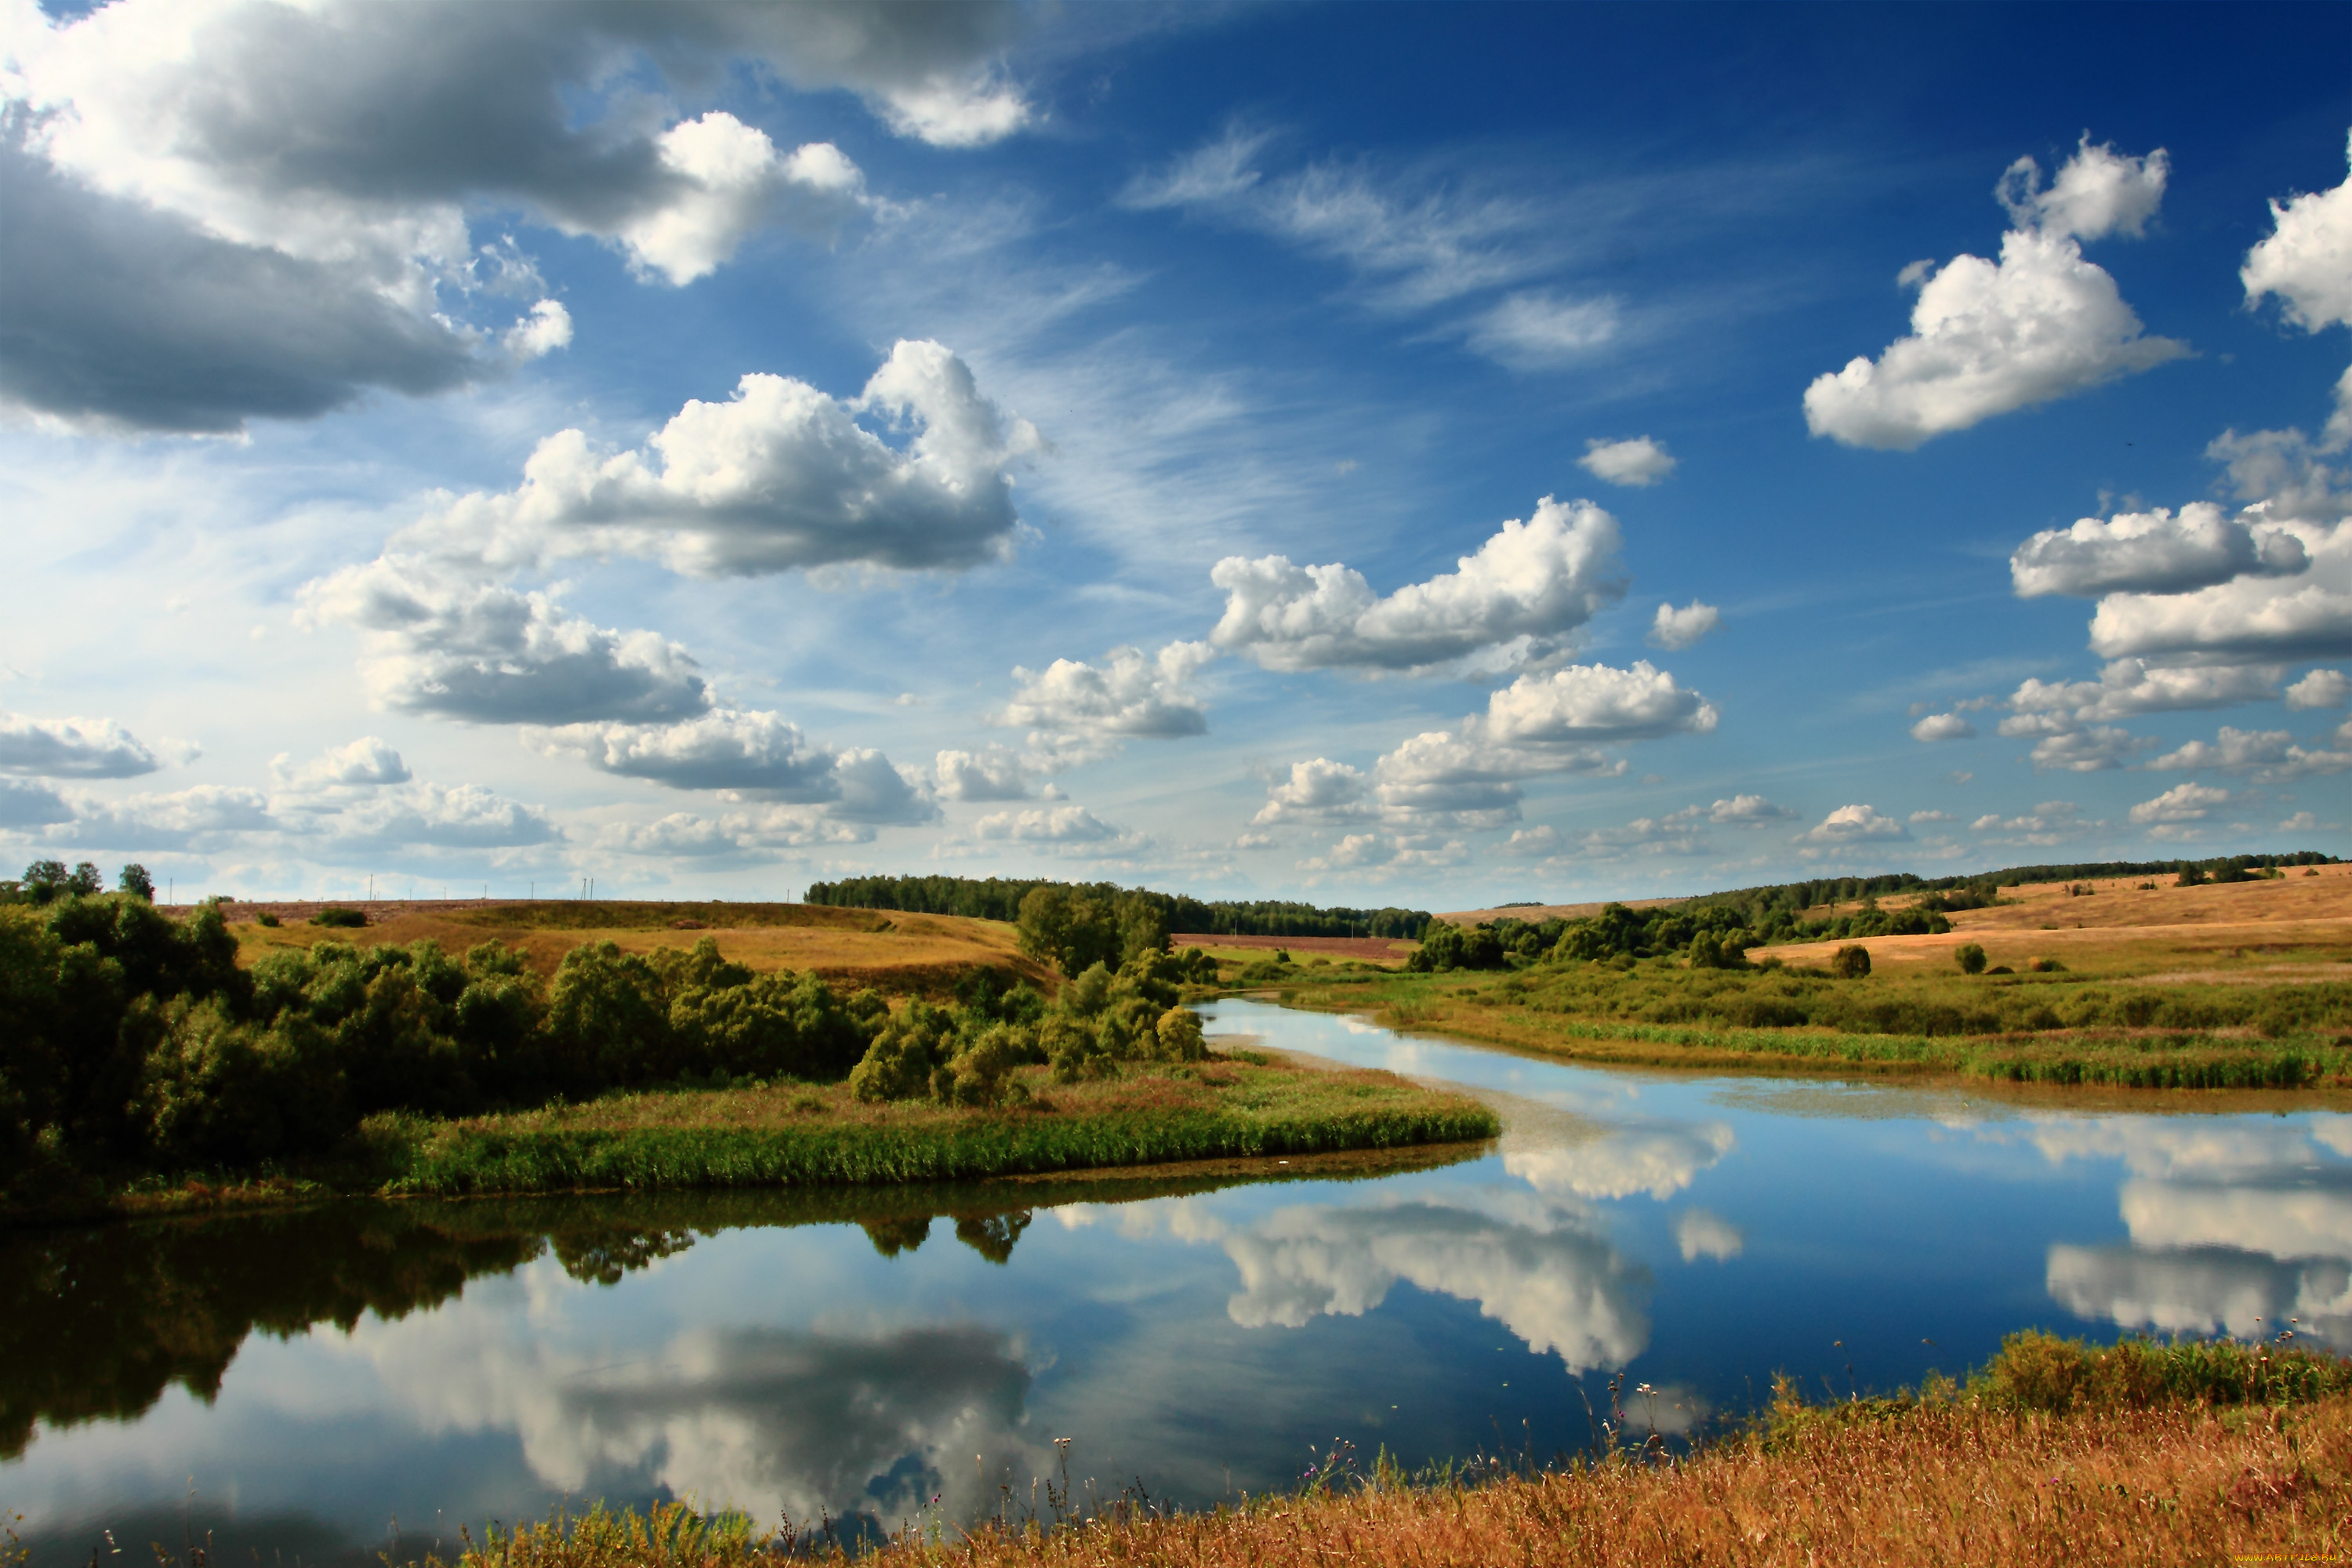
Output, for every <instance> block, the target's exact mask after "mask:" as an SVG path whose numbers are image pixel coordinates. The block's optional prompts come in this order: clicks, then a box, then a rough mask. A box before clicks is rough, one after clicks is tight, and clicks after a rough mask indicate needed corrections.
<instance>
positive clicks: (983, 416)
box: [397, 341, 1039, 577]
mask: <svg viewBox="0 0 2352 1568" xmlns="http://www.w3.org/2000/svg"><path fill="white" fill-rule="evenodd" d="M861 415H879V416H887V417H888V418H891V419H893V420H898V421H900V422H902V423H904V424H906V425H908V426H911V427H912V429H913V432H914V434H913V436H912V438H911V439H909V440H908V442H907V443H906V445H905V447H903V448H901V447H894V446H892V445H890V444H889V443H888V442H887V441H885V440H883V439H882V438H881V437H878V436H876V435H875V434H873V433H872V432H871V431H869V430H867V429H866V428H865V427H864V426H861V425H859V424H858V423H857V419H858V417H859V416H861ZM1038 445H1039V441H1038V437H1037V433H1036V431H1035V430H1034V429H1033V428H1032V427H1031V426H1029V425H1028V424H1027V422H1026V421H1024V420H1021V419H1017V418H1014V417H1013V416H1009V415H1007V414H1005V413H1004V412H1003V410H1002V409H1000V408H999V407H998V406H997V405H995V404H994V403H992V401H990V400H989V399H988V398H987V397H986V396H984V395H982V393H981V390H980V387H979V384H978V383H977V382H976V381H975V380H974V379H973V377H972V374H971V368H970V367H969V366H967V365H966V364H965V363H963V361H961V359H958V358H957V357H956V356H955V354H954V353H952V352H950V350H948V349H947V348H945V347H943V346H941V345H940V344H939V343H936V342H929V341H901V342H898V344H897V345H896V346H894V347H893V348H892V349H891V351H890V357H889V358H888V359H887V361H886V362H885V363H883V364H882V366H881V368H879V369H878V370H877V371H876V372H875V373H874V374H873V376H872V377H871V378H870V379H869V380H868V381H867V382H866V387H865V390H864V391H863V392H862V393H860V394H859V395H858V396H856V397H855V398H850V399H840V398H835V397H833V396H830V395H827V394H825V393H824V392H821V391H819V390H817V389H816V388H815V387H814V386H811V385H809V384H807V383H806V382H803V381H798V380H795V379H793V377H790V376H783V375H772V374H759V373H755V374H748V375H745V376H744V377H743V378H742V379H741V381H740V383H738V384H737V386H736V388H735V395H734V397H733V398H731V399H730V400H729V401H728V402H725V403H705V402H703V401H701V400H700V399H692V400H689V401H688V403H687V404H686V405H685V406H684V407H682V408H680V409H679V410H678V412H677V415H676V416H674V417H672V418H671V419H670V421H669V422H668V423H667V425H665V426H663V427H662V428H661V429H659V430H657V431H656V432H654V434H653V435H652V436H651V437H649V438H648V440H647V442H646V449H644V450H639V451H623V452H607V451H602V450H599V449H598V448H597V447H596V446H595V445H594V444H593V442H591V441H590V440H589V438H588V437H587V436H586V435H585V434H584V433H583V432H581V431H579V430H563V431H559V432H558V433H556V434H555V435H552V436H550V437H547V438H545V439H544V440H542V441H541V442H540V443H539V446H538V447H537V449H536V450H534V451H533V452H532V453H531V455H530V458H529V460H528V461H526V462H525V463H524V465H523V480H522V483H521V484H520V486H518V487H517V488H516V489H512V490H507V491H503V492H499V493H496V494H488V493H483V492H479V491H477V492H475V493H472V494H469V495H466V496H463V497H459V498H457V499H456V500H452V501H450V502H449V503H447V504H446V506H443V507H442V508H440V509H439V510H436V511H435V512H434V513H432V514H431V515H428V516H426V517H425V518H424V519H422V520H420V521H418V522H417V523H416V524H415V527H413V528H412V529H410V530H409V531H407V532H406V533H404V535H403V536H402V537H401V539H400V540H399V541H398V542H397V546H398V547H399V548H402V549H407V550H414V551H421V552H429V553H433V554H436V555H442V556H446V557H449V558H452V559H473V560H478V561H481V562H484V563H488V564H490V565H510V564H515V563H522V562H527V561H531V560H535V559H538V558H540V557H541V556H546V555H566V554H608V553H623V554H632V555H644V556H649V557H651V558H654V559H656V560H658V561H661V562H662V563H665V564H667V566H669V567H670V568H671V569H672V570H673V571H677V572H681V573H685V574H690V575H694V576H701V577H727V576H751V575H758V574H764V573H771V572H784V571H792V570H796V569H807V568H812V567H819V566H830V565H842V564H852V563H854V564H858V565H865V566H877V567H887V568H892V569H898V570H907V571H919V570H925V569H940V568H946V569H952V568H958V567H966V566H971V565H976V564H978V563H981V562H983V561H992V560H997V559H1000V558H1002V557H1003V555H1004V554H1005V553H1006V552H1007V551H1008V550H1009V549H1010V547H1011V542H1012V539H1013V532H1014V531H1015V529H1016V528H1017V526H1018V525H1019V521H1020V520H1019V518H1018V517H1017V516H1016V515H1015V513H1014V511H1013V495H1012V486H1011V481H1010V479H1009V477H1008V474H1007V471H1006V470H1007V469H1008V468H1010V466H1011V465H1012V464H1013V462H1015V461H1016V460H1017V459H1019V458H1021V457H1023V456H1024V455H1025V454H1027V453H1029V452H1032V451H1034V450H1035V449H1036V448H1037V447H1038Z"/></svg>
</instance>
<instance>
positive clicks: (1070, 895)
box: [1016, 882, 1167, 977]
mask: <svg viewBox="0 0 2352 1568" xmlns="http://www.w3.org/2000/svg"><path fill="white" fill-rule="evenodd" d="M1016 923H1017V924H1018V925H1019V927H1020V931H1021V951H1022V952H1025V953H1027V954H1028V955H1029V956H1030V957H1032V958H1034V959H1038V960H1040V961H1042V962H1044V963H1050V964H1052V965H1053V966H1054V967H1055V968H1056V969H1059V970H1060V971H1061V972H1062V973H1063V974H1064V975H1066V976H1070V977H1075V976H1076V975H1079V974H1082V973H1085V972H1086V971H1087V969H1089V968H1091V967H1092V966H1094V965H1095V964H1097V963H1100V964H1105V965H1109V964H1115V963H1118V962H1119V946H1120V940H1119V937H1120V933H1119V921H1118V913H1117V911H1116V910H1114V909H1113V907H1112V905H1111V903H1110V901H1109V900H1105V899H1098V898H1095V897H1093V896H1091V895H1089V894H1088V893H1087V892H1086V891H1085V890H1084V889H1079V888H1073V887H1069V886H1067V885H1066V884H1064V883H1060V882H1045V883H1042V884H1040V885H1039V886H1037V887H1034V888H1032V889H1029V891H1028V894H1027V895H1026V896H1025V897H1024V898H1023V899H1022V900H1021V914H1020V919H1019V921H1017V922H1016ZM1137 934H1138V936H1139V939H1145V940H1148V938H1149V934H1150V933H1149V932H1148V931H1145V930H1142V929H1140V927H1139V931H1138V933H1137ZM1166 941H1167V935H1166V931H1165V928H1162V930H1161V931H1160V942H1161V943H1162V944H1165V942H1166Z"/></svg>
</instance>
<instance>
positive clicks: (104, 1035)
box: [0, 884, 1215, 1194]
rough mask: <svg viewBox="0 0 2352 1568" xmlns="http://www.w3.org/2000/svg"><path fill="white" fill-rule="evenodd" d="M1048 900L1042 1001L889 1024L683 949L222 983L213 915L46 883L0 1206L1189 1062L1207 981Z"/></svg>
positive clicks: (959, 1095)
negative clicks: (836, 1098)
mask: <svg viewBox="0 0 2352 1568" xmlns="http://www.w3.org/2000/svg"><path fill="white" fill-rule="evenodd" d="M1055 891H1056V889H1033V892H1043V893H1045V894H1046V896H1045V897H1043V898H1036V899H1033V900H1030V902H1031V903H1033V904H1034V908H1032V909H1031V911H1030V912H1031V914H1032V919H1031V921H1030V924H1029V925H1028V927H1026V928H1024V946H1029V947H1031V948H1032V950H1033V951H1035V952H1040V953H1041V954H1043V953H1047V952H1050V955H1051V956H1050V961H1051V962H1053V963H1055V965H1056V966H1057V967H1059V968H1061V969H1062V970H1063V973H1065V974H1066V975H1068V976H1069V977H1070V979H1069V983H1068V984H1064V985H1062V986H1060V987H1059V989H1058V994H1057V995H1056V996H1055V998H1053V999H1052V1000H1050V1001H1049V1000H1048V999H1047V998H1046V997H1045V995H1044V994H1042V993H1040V992H1039V991H1038V990H1037V989H1036V988H1035V987H1034V986H1031V985H1029V984H1025V983H1023V982H1021V981H1020V980H1019V978H1018V976H1016V975H1013V974H1012V973H1010V972H1009V971H1003V970H980V971H975V972H974V973H971V974H970V975H968V976H966V977H965V980H964V981H963V983H962V984H961V988H960V990H959V992H958V994H957V995H956V997H955V999H954V1000H953V1001H952V1002H950V1003H945V1004H940V1005H934V1004H930V1003H926V1002H921V1001H907V1002H903V1003H901V1004H900V1005H898V1007H897V1008H896V1009H895V1010H894V1008H893V1007H892V1005H890V1004H889V1003H888V1002H887V1000H886V999H885V998H883V997H882V996H881V995H880V994H877V993H876V992H875V991H872V990H861V991H858V992H856V993H855V994H850V995H846V996H845V995H842V994H839V993H837V992H835V990H834V989H833V988H832V987H830V986H828V985H827V984H825V983H824V981H823V980H822V979H819V978H818V977H817V976H815V975H813V974H796V973H793V972H792V971H789V970H779V971H777V972H775V973H766V974H761V973H753V972H752V971H751V969H750V968H748V967H746V966H744V965H742V964H740V963H733V962H731V961H730V960H729V959H727V958H726V957H725V956H724V955H723V954H722V953H721V952H719V946H718V944H717V942H715V941H713V940H712V939H710V938H708V937H705V938H703V939H702V940H701V941H700V942H698V943H697V944H696V945H695V946H694V947H693V948H692V949H691V950H690V951H683V952H681V951H678V950H676V949H667V948H664V949H656V950H655V951H653V952H645V953H635V952H624V951H622V950H621V949H620V948H619V947H618V946H617V945H616V944H614V943H613V942H586V943H583V944H581V945H580V946H578V947H575V948H573V949H572V951H571V952H568V953H566V954H565V955H564V956H563V959H562V962H561V963H559V964H558V965H557V967H556V969H555V971H554V973H553V974H552V975H551V977H548V978H546V979H542V978H541V976H539V975H538V974H537V973H534V972H533V971H532V970H531V969H530V967H529V966H528V965H527V964H526V963H525V962H524V959H523V955H522V954H521V953H520V952H518V951H515V950H513V949H509V948H507V947H505V946H503V945H501V944H499V943H498V942H483V943H481V944H479V945H478V946H476V947H474V948H472V949H470V950H468V951H467V952H465V953H464V954H463V955H453V954H451V953H448V952H444V951H443V950H442V948H441V947H440V946H439V944H437V943H436V942H431V941H424V942H409V943H405V944H402V943H394V942H385V943H381V944H378V945H375V946H372V947H362V946H359V945H356V944H354V943H351V942H341V941H333V940H328V941H321V942H317V943H315V944H313V945H311V946H310V947H309V948H307V949H303V948H292V947H289V948H280V949H278V950H276V951H274V952H269V953H267V954H265V955H264V956H263V957H261V958H260V959H259V960H258V961H257V962H256V963H254V964H253V965H252V966H251V967H250V968H246V967H243V966H240V965H239V963H237V941H236V935H235V934H234V933H233V932H232V931H230V930H229V928H228V925H227V922H226V921H225V920H224V918H223V917H222V914H221V910H220V908H219V906H218V905H217V904H213V903H206V904H205V905H202V906H200V907H199V908H198V909H197V910H195V911H194V914H192V915H191V916H190V917H189V918H188V919H186V920H183V921H175V920H173V919H171V918H169V917H167V916H166V915H164V914H163V912H162V911H160V910H156V909H155V908H154V907H153V906H152V904H151V903H150V902H149V901H148V900H145V899H142V898H140V897H138V896H136V895H135V894H131V893H120V892H118V893H98V892H91V891H88V890H86V889H84V888H83V887H81V886H79V885H71V884H69V885H68V886H66V887H65V889H64V890H63V891H61V892H59V893H58V894H57V895H56V896H55V897H53V898H51V899H50V900H48V901H47V903H46V904H42V905H39V906H27V905H23V904H20V905H18V906H17V907H15V908H8V909H0V1190H8V1191H15V1192H17V1193H20V1194H22V1193H25V1192H27V1191H33V1190H37V1189H39V1188H41V1187H42V1186H43V1185H44V1184H51V1185H54V1184H58V1183H64V1184H74V1183H79V1182H83V1181H86V1180H88V1179H89V1177H90V1176H91V1174H92V1173H105V1172H110V1171H112V1172H121V1171H127V1170H189V1169H199V1168H214V1167H250V1166H253V1165H255V1164H257V1163H268V1162H272V1161H280V1160H289V1159H299V1158H302V1157H307V1156H316V1155H321V1154H330V1153H335V1152H339V1151H341V1152H345V1153H352V1152H361V1153H363V1152H364V1147H365V1143H366V1134H365V1123H366V1122H367V1121H368V1119H369V1118H371V1117H376V1116H380V1115H383V1114H385V1113H399V1114H415V1115H426V1116H451V1115H463V1114H470V1113H475V1112H480V1111H488V1110H503V1109H515V1108H521V1107H529V1106H535V1105H541V1104H546V1103H549V1102H551V1101H554V1100H584V1099H590V1098H593V1097H594V1096H596V1095H599V1094H602V1093H604V1092H606V1091H608V1090H612V1089H635V1088H642V1087H646V1086H652V1085H657V1084H677V1085H685V1086H704V1087H709V1086H715V1085H724V1084H728V1083H733V1082H740V1081H743V1080H746V1079H752V1080H761V1081H765V1080H772V1079H801V1080H808V1081H818V1082H824V1081H838V1080H840V1079H844V1078H847V1079H850V1081H851V1086H852V1089H853V1090H854V1091H855V1092H856V1094H857V1095H858V1096H859V1097H860V1098H863V1099H881V1100H902V1099H929V1100H940V1101H943V1102H946V1103H951V1104H961V1105H987V1104H996V1103H1001V1102H1002V1101H1003V1100H1005V1099H1007V1098H1009V1097H1012V1096H1013V1095H1014V1093H1015V1091H1016V1089H1017V1084H1016V1083H1015V1082H1014V1080H1013V1079H1012V1078H1011V1077H1010V1076H1009V1075H1010V1073H1011V1069H1012V1068H1014V1067H1018V1066H1021V1065H1023V1064H1024V1063H1036V1064H1043V1065H1046V1066H1049V1067H1050V1068H1052V1069H1053V1073H1054V1076H1055V1078H1057V1079H1065V1080H1071V1079H1080V1078H1090V1077H1101V1076H1106V1075H1108V1074H1114V1073H1116V1072H1118V1071H1119V1070H1120V1068H1121V1067H1122V1065H1123V1064H1126V1063H1129V1062H1135V1061H1144V1060H1159V1061H1187V1060H1197V1059H1199V1058H1200V1057H1201V1056H1202V1054H1203V1053H1204V1050H1205V1047H1203V1046H1202V1041H1201V1025H1200V1020H1199V1018H1198V1016H1196V1015H1194V1014H1192V1012H1191V1011H1189V1010H1188V1009H1186V1008H1184V1007H1182V1006H1181V1005H1179V990H1180V987H1181V986H1182V985H1183V984H1186V983H1187V982H1190V981H1195V980H1199V979H1202V978H1204V977H1205V978H1213V977H1214V974H1215V966H1214V965H1213V963H1207V962H1206V955H1205V954H1202V953H1199V952H1192V953H1188V954H1184V955H1181V956H1178V955H1175V954H1171V953H1170V952H1167V951H1166V948H1167V936H1166V932H1165V931H1164V930H1161V929H1160V928H1158V927H1157V926H1155V925H1153V924H1152V923H1151V922H1150V921H1148V920H1141V919H1139V918H1137V916H1138V907H1137V906H1136V905H1134V904H1133V903H1132V902H1131V901H1130V903H1129V906H1128V908H1127V909H1126V910H1124V911H1121V910H1119V909H1118V908H1117V907H1116V906H1113V907H1109V908H1108V909H1106V908H1101V907H1097V905H1096V904H1095V903H1094V902H1092V901H1091V900H1087V899H1085V898H1083V897H1081V898H1077V899H1070V898H1066V897H1064V898H1058V899H1057V898H1056V897H1055V896H1054V895H1055ZM1142 912H1143V913H1145V914H1148V913H1150V912H1151V911H1150V908H1149V906H1145V907H1144V909H1143V911H1142ZM1123 915H1124V917H1125V918H1124V920H1123V918H1122V917H1123ZM1055 943H1058V945H1057V946H1056V945H1053V944H1055ZM355 1140H356V1142H355Z"/></svg>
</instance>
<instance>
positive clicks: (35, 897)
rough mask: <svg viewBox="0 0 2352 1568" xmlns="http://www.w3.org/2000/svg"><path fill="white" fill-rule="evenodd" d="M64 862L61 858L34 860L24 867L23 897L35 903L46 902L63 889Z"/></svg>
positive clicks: (64, 876)
mask: <svg viewBox="0 0 2352 1568" xmlns="http://www.w3.org/2000/svg"><path fill="white" fill-rule="evenodd" d="M65 885H66V863H65V862H64V861H62V860H36V861H34V862H33V863H32V864H31V865H29V866H27V867H26V868H25V897H26V898H27V899H30V900H32V901H33V902H35V903H37V904H46V903H47V902H48V901H49V900H51V899H54V898H56V897H57V896H58V894H59V893H60V892H62V891H64V890H65Z"/></svg>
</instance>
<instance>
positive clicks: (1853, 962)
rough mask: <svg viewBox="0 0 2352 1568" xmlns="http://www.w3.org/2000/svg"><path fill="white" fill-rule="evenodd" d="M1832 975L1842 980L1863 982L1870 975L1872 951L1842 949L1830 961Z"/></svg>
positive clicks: (1860, 948)
mask: <svg viewBox="0 0 2352 1568" xmlns="http://www.w3.org/2000/svg"><path fill="white" fill-rule="evenodd" d="M1830 973H1832V974H1834V975H1836V976H1837V977H1838V978H1839V979H1840V980H1861V979H1864V978H1866V977H1867V976H1868V975H1869V973H1870V949H1868V948H1866V947H1842V948H1839V949H1838V950H1837V952H1836V953H1835V954H1833V955H1832V957H1831V959H1830Z"/></svg>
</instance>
